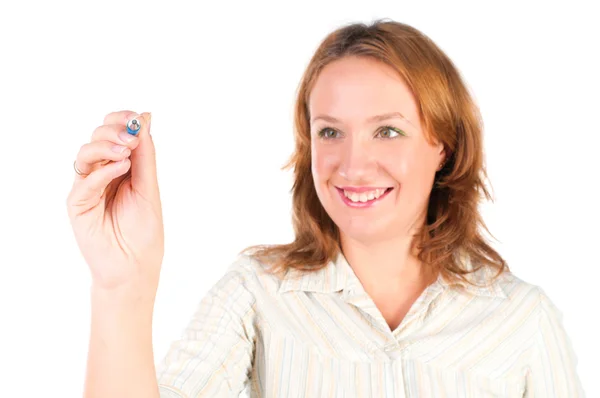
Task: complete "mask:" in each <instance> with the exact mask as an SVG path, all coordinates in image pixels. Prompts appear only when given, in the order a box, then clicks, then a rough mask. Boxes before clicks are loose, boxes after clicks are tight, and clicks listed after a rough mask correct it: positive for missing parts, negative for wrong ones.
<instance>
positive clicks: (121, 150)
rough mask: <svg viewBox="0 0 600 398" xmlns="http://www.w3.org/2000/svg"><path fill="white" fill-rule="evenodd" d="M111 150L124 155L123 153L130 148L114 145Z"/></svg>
mask: <svg viewBox="0 0 600 398" xmlns="http://www.w3.org/2000/svg"><path fill="white" fill-rule="evenodd" d="M111 149H112V151H113V152H116V153H123V152H125V151H128V150H129V148H127V147H126V146H123V145H114V146H113V147H112V148H111Z"/></svg>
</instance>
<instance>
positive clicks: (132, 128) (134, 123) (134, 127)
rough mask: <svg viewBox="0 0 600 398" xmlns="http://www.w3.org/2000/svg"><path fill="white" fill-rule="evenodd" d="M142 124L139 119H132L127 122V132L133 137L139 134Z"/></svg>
mask: <svg viewBox="0 0 600 398" xmlns="http://www.w3.org/2000/svg"><path fill="white" fill-rule="evenodd" d="M141 127H142V124H141V122H140V120H139V119H138V118H134V119H131V120H130V121H128V122H127V132H128V133H129V134H131V135H137V133H139V131H140V128H141Z"/></svg>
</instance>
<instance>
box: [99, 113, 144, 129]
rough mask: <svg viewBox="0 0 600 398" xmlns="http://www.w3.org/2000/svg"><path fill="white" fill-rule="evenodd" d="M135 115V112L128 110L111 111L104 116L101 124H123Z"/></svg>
mask: <svg viewBox="0 0 600 398" xmlns="http://www.w3.org/2000/svg"><path fill="white" fill-rule="evenodd" d="M137 115H138V114H137V113H136V112H134V111H128V110H124V111H117V112H111V113H109V114H108V115H106V116H105V117H104V122H103V123H102V124H122V125H123V126H125V125H126V123H127V121H128V120H129V119H131V118H132V117H133V116H137Z"/></svg>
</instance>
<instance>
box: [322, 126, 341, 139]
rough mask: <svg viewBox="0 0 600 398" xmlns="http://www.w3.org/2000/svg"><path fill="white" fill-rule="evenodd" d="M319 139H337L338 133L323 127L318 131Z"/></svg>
mask: <svg viewBox="0 0 600 398" xmlns="http://www.w3.org/2000/svg"><path fill="white" fill-rule="evenodd" d="M319 137H321V138H325V139H329V138H337V137H338V132H337V131H335V130H333V129H331V128H329V127H325V128H324V129H322V130H321V131H319Z"/></svg>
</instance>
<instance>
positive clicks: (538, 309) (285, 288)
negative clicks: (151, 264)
mask: <svg viewBox="0 0 600 398" xmlns="http://www.w3.org/2000/svg"><path fill="white" fill-rule="evenodd" d="M466 267H467V268H470V267H471V265H470V264H469V263H468V262H467V264H466ZM471 269H472V268H471ZM494 272H495V271H492V270H491V269H487V268H482V269H481V270H479V271H478V272H476V273H474V274H472V276H470V278H472V279H471V280H474V281H476V282H480V283H481V282H482V281H486V280H490V278H491V276H493V275H494ZM461 286H462V285H456V284H449V283H448V282H447V281H446V279H444V278H443V277H442V276H441V275H440V277H439V278H438V279H437V281H436V282H434V283H433V284H431V285H429V286H428V287H427V288H426V289H425V290H424V291H423V293H422V294H421V295H420V296H419V298H418V299H417V300H416V301H415V302H414V304H413V305H412V307H411V308H410V310H409V312H408V313H407V314H406V316H405V317H404V319H403V320H402V322H401V323H400V325H399V326H398V327H397V328H396V329H395V330H393V331H392V330H390V327H389V326H388V324H387V322H386V321H385V319H384V318H383V316H382V315H381V313H380V311H379V310H378V309H377V307H376V306H375V304H374V302H373V300H372V299H371V298H370V296H369V295H368V294H367V293H366V292H365V290H364V288H363V286H362V284H361V282H360V280H359V279H358V278H357V276H356V274H355V273H354V271H353V269H352V267H351V266H350V265H349V264H348V262H347V261H346V259H345V258H344V256H343V255H341V254H340V255H339V256H338V257H337V259H336V260H335V261H332V262H330V263H329V264H328V265H327V267H325V268H323V269H322V270H319V271H317V272H308V271H298V270H295V269H292V270H290V271H289V272H288V273H287V274H286V276H285V278H284V279H283V281H280V280H279V279H278V278H277V277H276V276H274V275H269V274H267V273H266V272H265V268H264V266H263V265H262V264H261V263H259V262H258V261H256V260H255V259H253V258H251V257H248V256H240V257H239V258H238V259H236V261H234V262H233V263H232V264H231V266H230V267H229V268H228V269H227V271H226V272H225V274H224V275H223V277H222V278H221V279H220V280H219V281H218V282H217V283H216V284H215V285H214V286H213V287H212V288H211V289H210V291H209V292H208V293H207V294H206V295H205V297H203V298H202V300H201V302H200V303H199V306H198V308H197V311H196V312H195V313H194V314H193V316H192V318H191V320H190V323H189V324H188V325H187V327H186V328H185V331H184V333H183V334H182V336H181V338H180V339H179V340H177V341H175V342H173V344H172V345H171V347H170V349H169V351H168V353H167V355H166V356H165V357H164V358H163V360H162V361H161V362H160V363H159V364H158V366H157V378H158V382H159V386H160V387H159V388H160V392H161V397H162V398H198V397H238V396H239V395H240V393H242V392H244V391H245V392H246V393H247V394H248V395H249V396H250V397H253V398H254V397H269V398H271V397H273V398H285V397H290V398H291V397H294V398H295V397H306V398H318V397H331V398H333V397H345V398H352V397H388V398H405V397H406V398H428V397H435V398H443V397H448V398H452V397H457V398H463V397H477V398H486V397H506V398H511V397H538V398H554V397H557V398H567V397H568V398H579V397H584V392H583V390H582V386H581V384H580V380H579V378H578V375H577V373H576V364H577V357H576V355H575V353H574V351H573V348H572V346H571V342H570V340H569V337H568V335H567V333H566V332H565V329H564V327H563V325H562V313H561V312H560V311H559V310H558V309H557V307H556V306H555V305H554V304H553V303H552V301H550V299H549V298H548V296H547V295H546V294H545V293H544V291H543V290H542V289H541V288H540V287H538V286H535V285H532V284H529V283H527V282H525V281H523V280H521V279H519V278H518V277H516V276H515V275H514V274H513V273H511V272H506V273H504V274H503V275H502V276H501V277H499V278H498V279H497V280H496V281H495V283H493V284H490V285H489V286H487V287H482V288H475V287H471V286H469V285H466V286H464V289H463V288H461ZM242 396H243V395H242Z"/></svg>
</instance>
